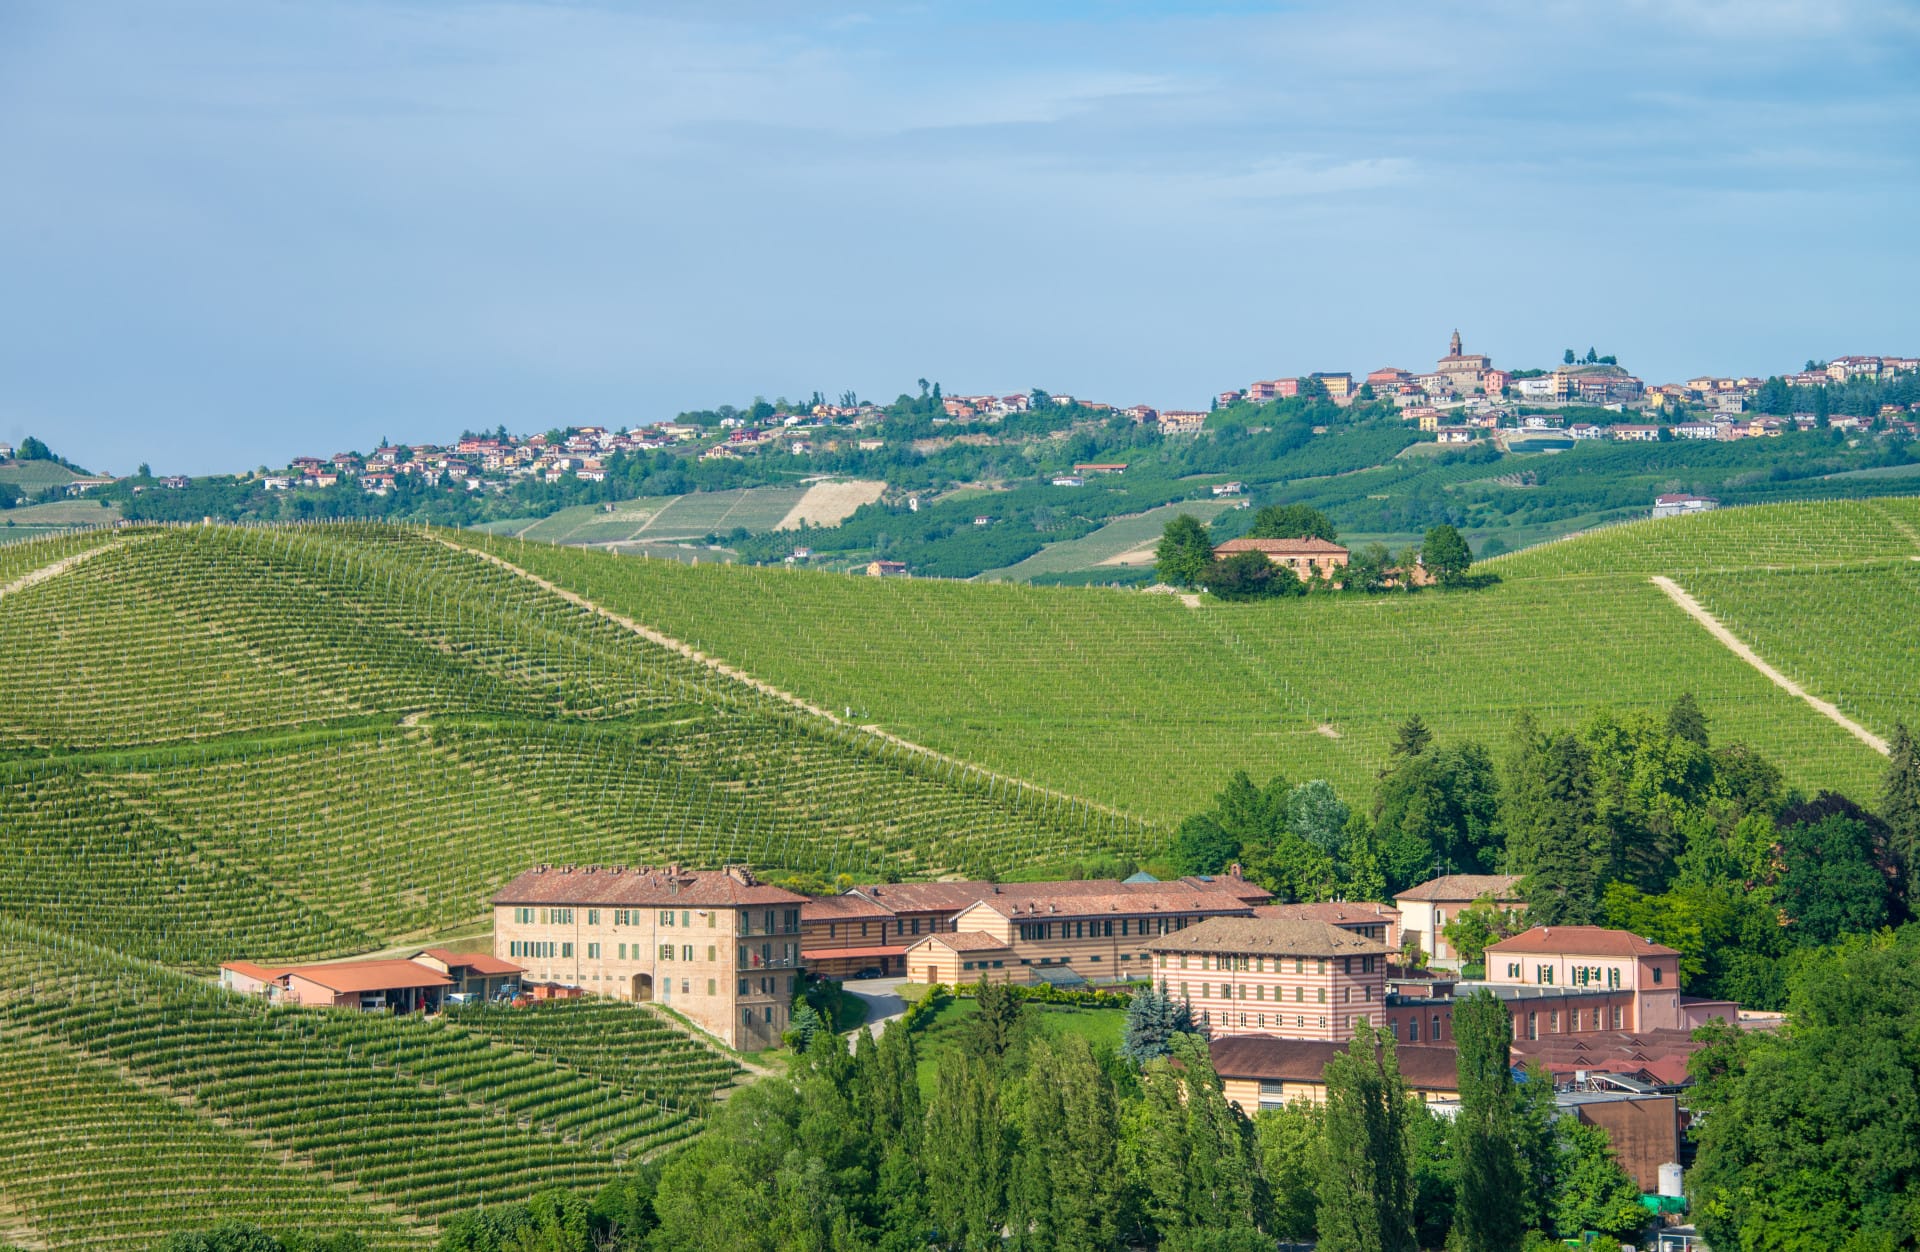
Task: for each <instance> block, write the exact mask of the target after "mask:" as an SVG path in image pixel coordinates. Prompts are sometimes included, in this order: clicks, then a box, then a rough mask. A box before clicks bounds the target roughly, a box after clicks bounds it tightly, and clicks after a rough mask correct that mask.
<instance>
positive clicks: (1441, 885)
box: [1393, 874, 1520, 903]
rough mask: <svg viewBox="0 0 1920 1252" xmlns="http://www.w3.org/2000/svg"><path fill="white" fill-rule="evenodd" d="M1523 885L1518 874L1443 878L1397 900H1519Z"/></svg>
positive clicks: (1409, 889)
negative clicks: (1518, 889) (1490, 898)
mask: <svg viewBox="0 0 1920 1252" xmlns="http://www.w3.org/2000/svg"><path fill="white" fill-rule="evenodd" d="M1519 885H1520V875H1518V874H1442V875H1441V876H1440V877H1438V878H1429V879H1428V880H1427V881H1426V882H1423V883H1419V884H1417V885H1415V886H1412V887H1408V888H1407V889H1406V890H1405V891H1402V892H1401V893H1400V894H1398V895H1396V896H1394V897H1393V898H1394V899H1396V900H1439V901H1442V902H1444V903H1452V902H1453V901H1456V900H1457V901H1463V902H1465V901H1473V900H1478V899H1479V898H1480V897H1481V896H1492V897H1493V898H1494V899H1495V900H1517V899H1519V897H1518V896H1516V895H1515V894H1514V889H1515V888H1517V887H1518V886H1519Z"/></svg>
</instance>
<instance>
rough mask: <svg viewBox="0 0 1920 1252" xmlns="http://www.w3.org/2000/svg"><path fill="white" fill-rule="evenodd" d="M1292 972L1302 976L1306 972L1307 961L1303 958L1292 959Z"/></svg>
mask: <svg viewBox="0 0 1920 1252" xmlns="http://www.w3.org/2000/svg"><path fill="white" fill-rule="evenodd" d="M1293 972H1294V973H1296V974H1304V973H1306V972H1307V959H1306V958H1305V957H1303V956H1296V957H1294V958H1293Z"/></svg>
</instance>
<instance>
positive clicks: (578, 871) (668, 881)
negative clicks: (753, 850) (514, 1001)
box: [493, 865, 807, 908]
mask: <svg viewBox="0 0 1920 1252" xmlns="http://www.w3.org/2000/svg"><path fill="white" fill-rule="evenodd" d="M493 902H494V903H495V904H563V905H565V904H574V905H589V904H614V905H619V904H638V905H643V906H648V907H665V906H669V905H671V906H672V907H675V908H707V907H717V908H738V907H740V906H742V905H756V904H781V905H787V904H805V903H806V902H807V897H805V896H803V895H797V894H795V893H794V892H791V891H786V890H783V889H782V888H779V887H770V886H768V885H767V884H765V883H761V882H756V881H754V877H753V874H752V872H751V871H749V870H747V869H745V868H743V867H739V866H735V867H732V868H730V869H727V870H710V871H700V872H694V871H691V870H682V869H680V868H678V867H677V866H668V867H667V868H665V869H648V868H645V867H642V868H640V869H628V868H626V867H625V866H620V865H614V866H608V867H603V866H598V865H587V866H580V867H576V866H572V865H567V866H547V865H541V866H536V867H535V868H533V869H530V870H527V871H526V872H525V873H523V874H521V875H519V876H518V877H517V878H515V879H514V880H513V881H512V882H510V883H508V884H507V885H506V886H504V887H502V888H500V890H499V891H497V892H495V893H494V897H493Z"/></svg>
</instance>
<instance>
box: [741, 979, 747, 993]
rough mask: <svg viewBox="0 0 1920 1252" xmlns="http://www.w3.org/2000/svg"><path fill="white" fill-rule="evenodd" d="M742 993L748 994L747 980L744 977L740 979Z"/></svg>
mask: <svg viewBox="0 0 1920 1252" xmlns="http://www.w3.org/2000/svg"><path fill="white" fill-rule="evenodd" d="M740 994H741V995H746V994H747V980H746V979H744V978H742V979H741V980H740Z"/></svg>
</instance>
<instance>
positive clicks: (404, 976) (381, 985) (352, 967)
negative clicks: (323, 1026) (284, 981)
mask: <svg viewBox="0 0 1920 1252" xmlns="http://www.w3.org/2000/svg"><path fill="white" fill-rule="evenodd" d="M280 972H281V973H283V974H285V975H287V976H288V977H289V978H303V979H305V980H306V981H308V982H310V983H317V984H319V985H320V986H322V987H325V988H326V989H327V990H329V991H337V992H353V991H391V990H400V989H402V988H407V987H450V986H452V985H453V980H452V979H451V978H448V977H447V976H446V975H445V974H443V973H441V972H440V971H439V970H437V969H428V968H427V967H426V966H424V965H421V964H418V963H416V962H414V961H341V962H340V963H338V964H336V965H302V966H299V967H298V968H296V969H288V970H282V971H280Z"/></svg>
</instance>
